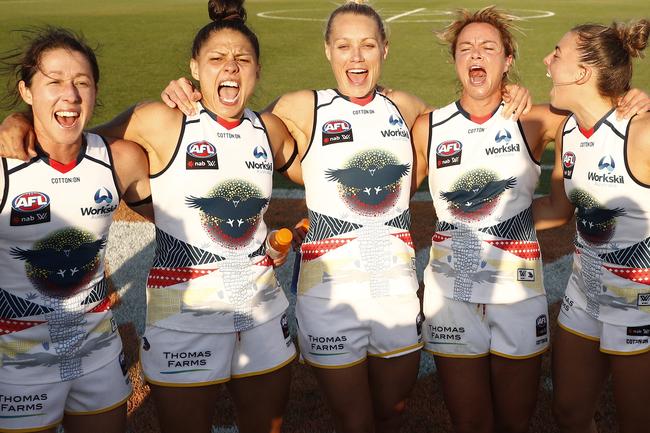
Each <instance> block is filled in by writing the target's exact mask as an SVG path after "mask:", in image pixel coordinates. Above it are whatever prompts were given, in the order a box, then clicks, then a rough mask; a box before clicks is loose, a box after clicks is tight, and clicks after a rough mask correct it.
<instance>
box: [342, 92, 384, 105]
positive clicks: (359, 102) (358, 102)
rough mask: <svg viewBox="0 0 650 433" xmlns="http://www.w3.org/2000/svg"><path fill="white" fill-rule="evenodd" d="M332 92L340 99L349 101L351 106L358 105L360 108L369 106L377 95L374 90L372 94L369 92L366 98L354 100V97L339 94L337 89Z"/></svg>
mask: <svg viewBox="0 0 650 433" xmlns="http://www.w3.org/2000/svg"><path fill="white" fill-rule="evenodd" d="M334 91H335V92H336V93H337V94H338V95H339V96H340V97H341V98H343V99H345V100H347V101H350V102H352V103H353V104H356V105H360V106H361V107H365V106H366V105H368V104H370V103H371V102H372V101H373V100H374V99H375V95H376V94H377V90H376V89H375V90H373V91H372V92H370V93H369V94H368V95H367V96H364V97H363V98H355V97H354V96H347V95H344V94H343V93H341V92H339V89H334Z"/></svg>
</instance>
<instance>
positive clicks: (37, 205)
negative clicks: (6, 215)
mask: <svg viewBox="0 0 650 433" xmlns="http://www.w3.org/2000/svg"><path fill="white" fill-rule="evenodd" d="M49 204H50V198H49V197H48V196H47V194H43V193H42V192H35V191H34V192H24V193H22V194H20V195H19V196H17V197H16V198H14V200H13V202H12V203H11V207H12V208H14V210H16V211H18V212H38V211H39V210H41V209H45V208H46V207H47V206H49Z"/></svg>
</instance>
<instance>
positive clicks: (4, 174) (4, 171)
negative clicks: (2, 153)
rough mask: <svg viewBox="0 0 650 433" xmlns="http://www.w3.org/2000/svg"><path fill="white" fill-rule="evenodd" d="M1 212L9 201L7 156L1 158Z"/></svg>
mask: <svg viewBox="0 0 650 433" xmlns="http://www.w3.org/2000/svg"><path fill="white" fill-rule="evenodd" d="M0 194H2V195H0V213H1V212H2V210H3V209H4V207H5V204H6V203H7V194H9V169H8V168H7V158H0Z"/></svg>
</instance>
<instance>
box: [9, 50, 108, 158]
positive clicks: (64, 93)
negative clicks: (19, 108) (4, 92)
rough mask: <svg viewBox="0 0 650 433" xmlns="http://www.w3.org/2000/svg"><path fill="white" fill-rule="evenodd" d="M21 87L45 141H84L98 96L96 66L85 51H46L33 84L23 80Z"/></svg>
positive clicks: (39, 136)
mask: <svg viewBox="0 0 650 433" xmlns="http://www.w3.org/2000/svg"><path fill="white" fill-rule="evenodd" d="M18 87H19V91H20V95H21V97H22V98H23V100H24V101H25V102H26V103H27V104H29V105H31V108H32V113H33V115H34V131H35V132H36V137H37V139H38V140H39V142H40V143H41V144H45V143H48V144H49V143H52V144H64V145H74V144H80V143H81V134H82V132H83V129H84V127H85V126H86V124H87V123H88V121H89V120H90V118H91V117H92V114H93V108H94V107H95V99H96V96H97V87H96V83H95V80H94V78H93V72H92V67H91V65H90V62H88V59H86V57H85V56H84V55H83V54H81V53H79V52H77V51H70V50H68V49H64V48H55V49H52V50H48V51H45V52H44V53H43V54H42V55H41V59H40V64H39V68H38V71H37V72H36V74H34V76H33V77H32V82H31V84H30V86H29V87H27V86H26V84H25V82H23V81H21V82H20V83H19V84H18Z"/></svg>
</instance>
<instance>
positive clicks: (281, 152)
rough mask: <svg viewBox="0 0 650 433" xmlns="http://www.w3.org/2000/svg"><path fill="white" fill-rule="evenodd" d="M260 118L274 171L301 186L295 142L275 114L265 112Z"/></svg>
mask: <svg viewBox="0 0 650 433" xmlns="http://www.w3.org/2000/svg"><path fill="white" fill-rule="evenodd" d="M261 117H262V121H263V122H264V125H265V126H266V131H267V133H268V135H269V140H270V141H271V143H270V145H271V149H272V150H273V164H274V166H275V169H276V170H277V171H278V173H281V174H282V175H284V176H286V177H288V178H289V179H291V180H292V181H293V182H296V183H299V184H302V172H301V170H300V158H299V155H298V145H297V144H296V140H295V139H294V138H293V136H292V135H291V134H290V133H289V130H288V129H287V127H286V125H285V124H284V122H282V120H280V118H279V117H278V116H276V115H275V114H273V113H271V112H269V111H265V112H264V113H262V114H261Z"/></svg>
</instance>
